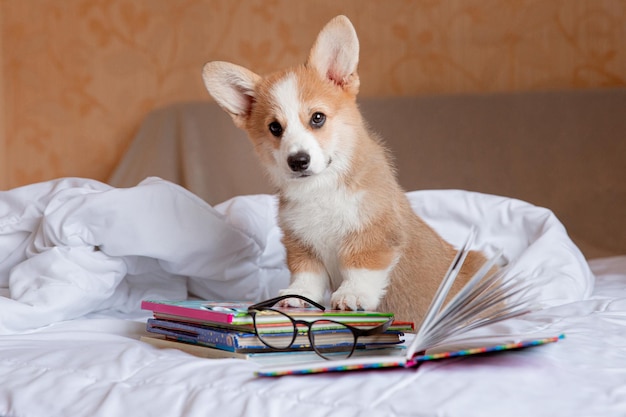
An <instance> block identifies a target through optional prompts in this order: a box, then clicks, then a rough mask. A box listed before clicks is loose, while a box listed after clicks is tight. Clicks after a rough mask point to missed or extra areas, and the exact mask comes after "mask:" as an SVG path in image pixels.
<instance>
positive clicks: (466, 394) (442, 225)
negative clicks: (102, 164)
mask: <svg viewBox="0 0 626 417" xmlns="http://www.w3.org/2000/svg"><path fill="white" fill-rule="evenodd" d="M409 198H410V200H411V202H412V203H413V205H414V208H415V210H416V211H417V212H418V213H419V214H421V215H422V216H423V217H424V218H425V219H426V220H427V221H428V222H429V223H430V224H431V225H433V226H434V227H435V228H436V229H437V230H438V231H439V232H440V233H441V234H442V235H443V236H444V237H445V238H446V239H448V240H450V241H451V242H453V243H456V244H458V243H460V242H461V241H463V239H464V238H465V235H466V232H467V229H468V227H469V225H470V224H475V225H476V226H477V227H478V229H479V231H480V233H479V236H478V240H477V245H476V246H477V248H481V249H484V250H486V251H487V252H492V251H494V248H495V247H503V248H504V250H505V255H506V257H507V259H508V260H510V261H514V260H515V261H516V266H515V268H516V269H517V270H518V271H520V272H521V273H522V275H523V276H524V277H525V279H528V280H531V281H533V282H534V283H535V284H536V285H535V287H534V290H535V292H536V295H537V300H538V302H540V303H541V304H543V305H544V306H545V308H544V309H542V310H539V311H537V312H535V313H532V314H530V315H528V316H524V317H522V318H519V319H517V320H513V321H511V322H510V323H508V324H507V326H504V328H503V327H494V328H493V329H491V331H492V332H500V331H520V330H524V329H528V328H531V329H535V330H537V329H539V330H546V331H549V332H553V333H555V334H558V333H560V332H565V333H566V338H565V339H564V340H562V341H560V342H558V343H556V344H552V345H548V346H543V347H539V348H535V349H530V350H526V351H518V352H507V353H502V354H498V355H495V356H489V357H472V358H457V359H451V360H445V361H441V362H432V363H425V364H423V365H421V366H420V367H419V368H417V370H388V371H369V372H356V373H345V374H322V375H313V376H305V377H283V378H278V379H267V378H256V377H255V376H254V371H255V370H256V369H258V365H256V364H255V363H251V362H248V361H244V360H234V359H233V360H207V359H200V358H195V357H192V356H189V355H186V354H184V353H182V352H180V351H177V350H159V349H155V348H153V347H151V346H150V345H147V344H144V343H141V342H140V341H139V340H138V338H139V336H140V335H141V334H143V333H144V330H143V329H144V328H145V319H146V317H147V316H148V315H149V313H148V312H141V311H139V310H138V309H139V300H140V299H141V298H143V297H157V296H163V297H176V298H178V297H184V296H186V295H187V292H188V291H192V292H194V293H195V294H197V295H200V296H204V297H210V298H240V299H241V298H248V299H261V298H264V297H268V296H271V295H274V294H275V292H276V290H277V289H278V288H280V287H282V286H284V285H286V284H287V281H288V273H287V271H286V269H285V267H284V252H283V249H282V247H281V245H280V241H279V239H280V233H279V231H278V229H277V227H276V223H275V220H274V216H275V211H276V202H275V199H274V198H273V197H271V196H248V197H239V198H236V199H233V200H230V201H228V202H226V203H223V204H221V205H219V206H216V207H215V208H211V207H209V206H208V205H207V204H205V203H204V202H203V201H201V200H199V199H197V198H196V197H194V196H193V195H191V194H190V193H188V192H187V191H185V190H184V189H181V188H180V187H178V186H176V185H173V184H171V183H168V182H165V181H162V180H158V179H149V180H147V181H145V182H143V183H142V184H140V185H139V186H137V187H133V188H130V189H114V188H111V187H109V186H106V185H104V184H101V183H97V182H94V181H88V180H81V179H65V180H59V181H54V182H48V183H43V184H35V185H32V186H28V187H24V188H20V189H16V190H11V191H8V192H3V193H0V287H1V288H3V294H4V295H5V297H0V331H1V332H2V333H3V335H2V337H0V415H1V416H11V417H17V416H20V417H39V416H42V417H43V416H45V417H57V416H58V417H65V416H90V417H96V416H98V417H99V416H103V417H109V416H122V415H133V416H143V415H145V416H154V415H159V416H168V417H201V416H208V415H237V416H254V417H257V416H258V417H264V416H271V415H294V414H295V415H306V416H311V417H318V416H319V417H328V416H341V417H345V416H362V415H367V416H372V417H374V416H434V415H441V416H444V415H445V416H451V417H472V416H477V417H478V416H480V417H496V416H501V415H508V416H520V417H522V416H533V417H535V416H550V417H552V416H557V415H563V416H585V417H588V416H603V417H619V416H623V415H625V412H626V391H625V390H624V387H625V386H626V354H625V353H624V349H623V346H625V345H626V257H622V258H614V259H607V260H603V261H598V262H595V263H594V264H593V268H594V270H593V271H594V272H595V273H596V274H597V276H598V282H597V286H596V288H595V289H594V290H593V293H592V294H591V296H590V297H589V298H587V297H588V296H589V295H590V292H591V291H592V288H593V283H594V275H593V274H592V273H591V272H590V269H589V267H588V265H587V263H586V262H585V260H584V259H583V257H582V256H581V254H580V252H579V251H578V250H577V248H576V247H575V246H574V245H573V244H572V243H571V241H570V240H569V238H568V237H567V234H566V231H565V230H564V228H563V226H562V225H561V224H560V223H559V221H558V220H557V219H556V218H555V216H554V215H553V214H552V213H551V212H550V211H548V210H546V209H542V208H538V207H534V206H532V205H530V204H527V203H523V202H521V201H517V200H511V199H507V198H502V197H494V196H488V195H481V194H476V193H468V192H462V191H422V192H415V193H410V194H409ZM61 320H65V321H63V322H60V321H61ZM40 326H45V327H40Z"/></svg>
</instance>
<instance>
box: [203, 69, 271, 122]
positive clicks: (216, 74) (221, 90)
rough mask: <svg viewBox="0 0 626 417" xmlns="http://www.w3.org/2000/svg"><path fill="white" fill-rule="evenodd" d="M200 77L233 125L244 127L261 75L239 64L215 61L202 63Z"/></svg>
mask: <svg viewBox="0 0 626 417" xmlns="http://www.w3.org/2000/svg"><path fill="white" fill-rule="evenodd" d="M202 79H203V80H204V85H205V86H206V89H207V90H209V94H211V96H212V97H213V98H214V99H215V101H217V104H219V105H220V107H221V108H223V109H224V110H225V111H226V112H227V113H228V114H230V116H231V117H232V118H233V121H234V122H235V125H237V126H238V127H240V128H245V124H246V123H245V122H246V120H247V119H248V117H249V116H250V111H251V108H252V103H253V102H254V99H255V95H256V92H255V87H256V85H257V83H258V82H259V80H260V79H261V77H259V76H258V75H256V74H255V73H253V72H252V71H249V70H247V69H245V68H243V67H240V66H239V65H235V64H230V63H228V62H219V61H215V62H209V63H207V64H205V65H204V68H203V69H202Z"/></svg>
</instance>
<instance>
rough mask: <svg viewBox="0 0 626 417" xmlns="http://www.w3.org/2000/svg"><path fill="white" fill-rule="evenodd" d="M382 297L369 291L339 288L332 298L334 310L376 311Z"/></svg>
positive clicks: (331, 302)
mask: <svg viewBox="0 0 626 417" xmlns="http://www.w3.org/2000/svg"><path fill="white" fill-rule="evenodd" d="M379 301H380V297H379V296H378V295H377V294H370V293H368V292H367V291H362V292H359V291H348V290H345V289H342V288H339V289H338V290H337V291H335V292H334V293H333V295H332V296H331V297H330V304H331V306H332V308H334V309H337V310H353V311H356V310H375V309H376V307H378V302H379Z"/></svg>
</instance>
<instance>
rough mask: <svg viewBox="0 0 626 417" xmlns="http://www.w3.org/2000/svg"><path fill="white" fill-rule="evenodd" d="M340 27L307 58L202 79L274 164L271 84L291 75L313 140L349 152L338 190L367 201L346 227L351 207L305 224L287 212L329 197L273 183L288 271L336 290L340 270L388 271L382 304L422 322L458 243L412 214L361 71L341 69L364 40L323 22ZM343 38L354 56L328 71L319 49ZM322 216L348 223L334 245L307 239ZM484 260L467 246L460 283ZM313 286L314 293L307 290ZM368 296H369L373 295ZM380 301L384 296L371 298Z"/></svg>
mask: <svg viewBox="0 0 626 417" xmlns="http://www.w3.org/2000/svg"><path fill="white" fill-rule="evenodd" d="M346 22H347V23H346ZM342 25H343V26H345V25H350V23H349V21H347V19H346V18H345V17H339V18H336V19H333V21H331V22H330V23H329V24H328V25H327V27H326V28H325V29H324V30H323V31H322V32H321V33H320V36H319V37H318V40H317V41H316V43H315V45H314V47H313V48H312V51H311V53H310V55H309V59H308V61H307V63H306V64H305V65H301V66H297V67H295V68H292V69H288V70H285V71H280V72H277V73H274V74H270V75H269V76H266V77H259V76H257V75H256V74H254V73H251V72H249V71H248V70H246V69H244V68H241V67H237V66H234V65H232V64H226V63H219V62H218V63H209V64H207V65H206V66H205V69H204V73H203V76H204V78H205V84H206V85H207V88H208V90H209V92H210V93H211V94H212V95H213V96H214V97H215V98H216V100H217V101H218V103H219V104H220V105H221V106H222V107H223V108H224V109H225V110H226V111H227V112H228V113H229V114H231V116H232V117H233V120H234V122H235V124H237V126H239V127H241V128H243V129H245V130H246V131H247V132H248V135H249V137H250V140H251V141H252V143H253V145H254V148H255V151H256V152H257V154H258V156H259V158H260V160H261V162H262V163H263V164H264V165H265V166H266V167H268V170H271V169H272V168H273V167H274V165H275V164H276V163H277V162H276V161H275V158H274V156H273V152H275V151H276V150H278V149H279V148H280V146H281V140H280V139H279V138H276V137H273V136H272V135H270V133H269V132H268V125H269V124H270V123H272V122H273V121H278V122H280V123H281V124H286V123H287V121H286V120H282V119H281V117H282V116H281V114H280V112H278V111H277V106H278V103H275V102H273V100H274V98H273V96H272V94H271V91H272V88H273V86H274V85H276V83H277V82H279V81H281V80H284V79H285V78H286V77H290V76H295V78H296V80H297V85H298V88H299V97H298V100H299V102H300V103H302V104H303V107H304V108H305V110H306V111H304V112H303V113H302V114H299V117H300V123H301V124H302V125H303V126H306V127H307V129H308V132H310V133H311V134H313V135H314V136H315V140H316V141H317V143H319V145H320V146H321V147H322V148H327V147H329V146H337V147H339V148H340V150H341V151H342V152H344V151H345V152H349V154H350V163H349V168H348V169H347V170H345V172H342V174H341V178H340V181H339V184H340V185H339V186H338V187H339V188H338V189H334V190H333V193H337V195H339V196H342V195H344V194H345V195H346V196H348V200H350V199H353V198H354V196H360V195H362V200H361V201H360V203H359V205H358V210H357V213H358V214H357V216H358V219H357V220H358V227H352V226H350V225H349V224H348V223H350V221H349V220H350V219H345V221H343V220H342V219H344V217H342V216H346V214H345V213H340V212H335V213H325V212H323V211H322V213H323V215H324V219H321V220H320V219H316V218H310V219H309V218H306V219H305V221H306V223H307V224H306V225H303V224H294V223H293V219H292V218H291V217H290V215H288V214H287V213H293V211H294V210H299V209H302V208H303V207H305V206H303V205H306V204H312V205H315V204H316V199H324V198H325V196H324V195H318V196H307V195H305V196H301V195H299V194H297V193H296V194H294V193H293V190H291V191H290V190H288V189H287V188H288V187H287V186H285V188H283V187H282V186H281V184H280V183H277V186H278V197H279V219H278V221H279V225H280V227H281V229H282V231H283V244H284V245H285V248H286V250H287V264H288V267H289V269H290V271H291V272H292V276H293V275H297V274H301V273H311V274H324V273H326V272H327V273H328V274H329V275H330V285H331V290H333V291H335V290H337V289H338V287H339V289H340V290H341V287H340V284H342V282H341V280H340V279H337V277H336V276H334V275H336V274H337V271H345V270H348V271H351V270H356V271H358V270H368V271H385V270H390V271H391V272H390V274H389V276H388V285H387V286H386V289H385V288H381V291H380V294H379V295H380V296H382V295H383V294H384V297H383V298H382V301H380V303H378V306H377V308H378V309H379V310H384V311H392V312H394V313H395V314H396V317H397V318H398V319H400V320H410V321H414V322H416V323H417V324H419V323H420V322H421V320H422V318H423V316H424V313H425V311H426V309H427V308H428V306H429V304H430V301H431V299H432V297H433V295H434V293H435V291H436V289H437V287H438V285H439V283H440V282H441V279H442V277H443V275H444V274H445V272H446V271H447V269H448V267H449V264H450V262H451V260H452V258H453V256H454V254H455V249H454V248H453V247H452V246H451V245H450V244H449V243H447V242H445V241H444V240H443V239H442V238H441V237H440V236H439V235H438V234H437V233H436V232H435V231H434V230H433V229H432V228H431V227H429V226H428V225H427V224H426V223H425V222H424V221H423V220H422V219H420V218H419V217H418V216H417V215H415V213H414V212H413V210H412V209H411V206H410V204H409V201H408V199H407V198H406V195H405V193H404V190H402V189H401V188H400V186H399V185H398V182H397V180H396V176H395V171H394V168H393V164H392V161H391V160H390V156H389V154H388V152H387V150H386V149H385V147H384V146H383V145H382V144H381V141H380V140H379V138H378V137H377V136H376V135H374V134H372V133H371V132H370V131H369V129H368V128H367V125H366V123H365V122H364V121H363V119H362V117H361V114H360V112H359V110H358V107H357V104H356V95H357V93H358V89H359V77H358V74H357V73H356V70H354V71H352V72H349V73H345V68H350V66H354V68H356V62H354V56H353V55H354V53H355V52H356V54H357V57H358V42H357V43H356V44H355V43H354V37H355V36H356V35H354V34H351V32H350V31H349V30H343V31H341V30H340V31H338V36H340V39H336V40H335V39H331V40H330V41H329V39H328V36H329V34H331V35H332V34H334V33H336V31H328V30H327V29H328V28H331V29H333V27H339V26H342ZM350 28H352V27H351V25H350ZM352 30H353V29H352ZM323 37H326V38H325V39H323ZM344 44H346V45H348V46H347V47H348V48H356V51H354V50H353V51H351V53H352V55H350V54H344V55H341V56H339V58H337V62H338V63H337V64H334V66H333V65H331V66H330V67H329V69H328V70H326V66H325V65H326V61H325V60H326V59H327V58H326V55H325V53H324V52H325V51H324V50H321V48H322V47H326V46H327V45H335V47H337V48H339V47H342V46H343V45H344ZM349 52H350V51H349ZM357 59H358V58H357ZM228 83H233V85H234V86H235V88H234V90H229V87H228V86H226V87H225V86H224V84H228ZM318 111H319V112H322V113H324V114H325V115H326V116H327V121H326V124H325V126H324V128H323V129H313V128H311V127H310V126H308V121H309V118H310V117H311V115H312V114H313V113H314V112H318ZM346 126H348V127H349V130H350V132H349V134H346V135H345V136H344V137H342V138H341V139H340V141H339V142H338V143H334V142H332V140H333V139H332V137H333V135H332V133H333V132H337V131H338V130H337V129H346ZM285 128H286V129H287V128H289V126H285ZM296 181H298V180H296ZM307 181H309V180H308V179H307ZM311 181H315V180H311ZM350 201H352V200H350ZM355 204H356V203H355ZM338 206H340V204H339V205H338ZM311 207H313V206H311ZM316 222H318V223H316ZM324 222H331V223H332V222H334V223H332V224H335V223H336V224H339V225H343V224H344V223H346V224H348V225H346V226H341V228H340V230H330V229H329V230H328V233H329V243H328V245H334V243H333V242H334V240H333V237H338V243H337V245H336V247H335V246H332V247H330V248H328V247H324V248H322V247H320V245H322V246H324V245H326V242H322V243H319V242H317V241H315V242H314V241H309V240H307V238H306V233H304V232H303V231H302V230H300V229H302V228H304V229H306V228H312V229H316V228H319V229H320V230H326V229H324V228H325V227H328V226H327V224H326V223H324ZM303 226H306V227H303ZM316 242H317V243H316ZM316 245H317V246H316ZM324 251H326V252H324ZM328 252H330V253H331V254H333V256H335V254H336V257H337V263H338V265H328V264H325V263H324V262H325V261H324V256H323V255H322V253H328ZM326 257H328V254H327V255H326ZM482 262H484V257H483V255H482V254H480V253H477V252H471V253H470V254H469V256H468V258H467V260H466V266H464V268H463V269H462V271H461V274H460V276H459V279H458V281H460V283H463V282H465V281H466V280H467V279H468V277H469V276H470V275H471V274H472V273H473V272H474V271H475V270H477V269H478V267H479V266H480V265H481V264H482ZM457 287H458V285H457ZM350 289H355V290H358V288H352V287H349V288H347V289H345V288H344V290H345V291H349V290H350ZM309 290H311V291H313V292H312V293H309V292H307V291H309ZM294 291H297V292H298V293H301V294H302V295H307V296H310V297H312V298H314V299H315V300H316V301H321V300H319V298H320V297H321V294H320V293H319V291H317V290H312V289H310V288H296V289H294ZM345 291H344V292H345ZM347 300H348V299H344V298H339V301H337V300H334V301H333V306H334V307H339V308H350V307H349V306H350V302H349V301H347ZM363 300H364V301H362V303H364V304H366V303H367V302H368V301H367V300H365V299H363ZM378 300H380V298H377V299H376V300H375V301H376V302H378ZM359 306H361V305H360V304H359Z"/></svg>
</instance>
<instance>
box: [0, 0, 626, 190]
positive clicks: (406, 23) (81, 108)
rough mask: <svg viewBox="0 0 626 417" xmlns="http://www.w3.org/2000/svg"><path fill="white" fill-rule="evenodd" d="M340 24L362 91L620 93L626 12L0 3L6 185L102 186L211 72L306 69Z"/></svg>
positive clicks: (325, 1) (397, 5) (269, 0)
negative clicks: (325, 31)
mask: <svg viewBox="0 0 626 417" xmlns="http://www.w3.org/2000/svg"><path fill="white" fill-rule="evenodd" d="M340 13H343V14H346V15H348V16H349V17H350V18H351V19H352V21H353V23H354V24H355V26H356V29H357V31H358V33H359V36H360V39H361V53H362V56H361V62H360V75H361V85H362V94H364V95H411V94H438V93H458V92H495V91H516V90H534V89H554V88H589V87H605V86H606V87H610V86H624V85H626V1H625V0H343V1H338V0H308V1H307V0H63V1H58V0H0V33H1V43H0V187H2V188H8V187H15V186H18V185H22V184H27V183H31V182H35V181H41V180H47V179H50V178H55V177H60V176H83V177H91V178H96V179H100V180H105V179H106V178H107V177H108V175H109V174H110V172H111V170H112V169H113V167H114V165H115V164H116V162H117V161H118V159H119V157H120V156H121V154H122V153H123V151H124V150H125V148H126V146H127V145H128V143H129V141H130V139H131V138H132V136H133V134H134V132H135V131H136V129H137V127H138V125H139V123H140V122H141V120H142V118H143V117H144V116H145V115H146V113H147V112H149V111H150V110H151V109H153V108H155V107H158V106H162V105H165V104H167V103H171V102H176V101H183V100H208V96H207V94H206V93H205V90H204V87H203V85H202V82H201V77H200V69H201V67H202V64H203V63H204V62H205V61H208V60H215V59H220V60H229V61H233V62H236V63H239V64H242V65H244V66H248V67H251V68H253V69H254V70H255V71H257V72H261V73H263V72H268V71H272V70H274V69H277V68H281V67H284V66H287V65H292V64H294V63H299V62H301V61H303V60H304V58H305V57H306V54H307V52H308V49H309V47H310V45H311V43H312V42H313V40H314V38H315V35H316V34H317V31H318V30H319V29H320V28H321V27H322V26H323V24H324V23H326V21H327V20H329V19H330V18H331V17H333V16H335V15H337V14H340Z"/></svg>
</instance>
